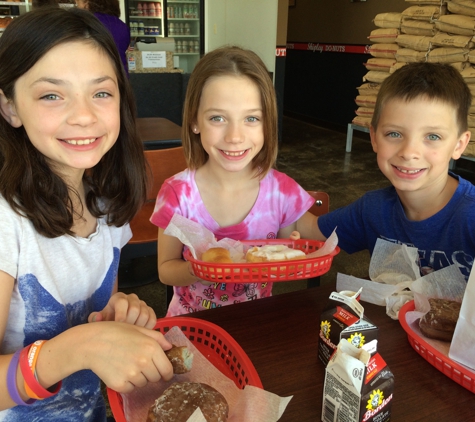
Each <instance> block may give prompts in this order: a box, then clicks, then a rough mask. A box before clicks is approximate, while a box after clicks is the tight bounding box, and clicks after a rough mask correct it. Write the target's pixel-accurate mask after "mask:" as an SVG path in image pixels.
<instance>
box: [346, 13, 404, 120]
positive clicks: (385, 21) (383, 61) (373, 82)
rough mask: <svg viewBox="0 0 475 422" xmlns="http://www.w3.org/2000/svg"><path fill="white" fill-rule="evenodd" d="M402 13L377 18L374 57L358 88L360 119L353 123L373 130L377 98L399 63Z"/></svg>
mask: <svg viewBox="0 0 475 422" xmlns="http://www.w3.org/2000/svg"><path fill="white" fill-rule="evenodd" d="M401 18H402V15H401V13H393V12H390V13H380V14H378V15H376V17H375V18H374V24H375V25H376V26H377V27H378V29H375V30H373V31H371V34H370V35H369V37H368V38H369V40H370V41H371V42H372V43H373V45H371V47H370V49H369V52H370V54H371V56H372V58H370V59H368V60H367V62H366V63H365V64H364V65H365V66H366V69H367V70H368V72H367V73H366V75H365V76H364V77H363V81H364V83H363V85H361V86H360V87H358V88H357V89H358V96H357V97H356V98H355V102H356V105H357V106H358V108H357V110H356V117H355V118H354V119H353V122H352V123H353V124H355V125H358V126H365V127H369V126H370V123H371V118H372V117H373V112H374V106H375V104H376V96H377V95H378V91H379V86H380V84H381V82H383V81H384V79H386V78H387V77H388V76H389V71H390V69H391V67H392V66H394V65H395V64H396V51H397V49H398V46H397V44H396V43H395V40H396V38H397V37H398V35H399V34H400V28H401Z"/></svg>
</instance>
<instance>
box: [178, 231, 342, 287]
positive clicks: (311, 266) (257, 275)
mask: <svg viewBox="0 0 475 422" xmlns="http://www.w3.org/2000/svg"><path fill="white" fill-rule="evenodd" d="M241 243H243V244H244V245H245V248H247V249H251V248H253V247H262V246H266V245H284V246H287V247H289V248H291V249H295V250H299V251H302V252H303V253H304V254H305V255H308V254H310V253H312V252H315V251H317V250H318V249H320V248H321V247H322V246H323V245H324V242H321V241H318V240H306V239H299V240H289V239H263V240H242V241H241ZM339 252H340V248H339V247H338V246H337V247H336V248H335V249H334V250H333V252H331V253H330V254H328V255H323V256H320V257H317V258H306V257H305V256H304V255H302V258H292V259H290V260H284V261H274V260H270V261H266V262H245V263H226V264H223V263H213V262H205V261H200V260H197V259H195V258H194V257H193V255H192V254H191V252H190V251H189V250H186V251H185V253H184V257H185V259H186V260H187V261H189V262H191V266H192V268H193V272H194V273H195V275H196V276H197V277H199V278H200V279H202V280H206V281H219V282H220V283H255V282H260V281H272V282H276V281H290V280H302V279H306V278H313V277H318V276H321V275H323V274H325V273H326V272H328V270H329V269H330V267H331V265H332V262H333V257H334V256H335V255H337V254H338V253H339Z"/></svg>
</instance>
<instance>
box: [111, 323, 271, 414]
mask: <svg viewBox="0 0 475 422" xmlns="http://www.w3.org/2000/svg"><path fill="white" fill-rule="evenodd" d="M175 326H176V327H179V328H180V329H181V331H182V332H183V334H184V335H185V336H186V337H187V338H188V340H190V341H191V343H193V345H194V346H195V347H196V348H197V349H198V350H199V351H200V352H201V353H202V354H203V356H205V357H206V358H207V359H208V360H209V361H210V362H211V363H212V364H213V365H214V366H215V367H216V368H218V369H219V370H220V371H221V372H222V373H223V374H224V375H226V376H227V377H228V378H230V379H231V380H233V381H234V383H235V384H236V386H237V387H238V388H241V389H242V388H244V387H245V386H246V385H252V386H254V387H259V388H263V386H262V382H261V379H260V378H259V375H258V374H257V371H256V368H254V365H253V364H252V362H251V360H250V359H249V357H248V356H247V355H246V352H245V351H244V350H243V349H242V348H241V346H239V344H238V343H237V342H236V340H234V339H233V338H232V337H231V336H230V335H229V334H228V333H227V332H226V331H225V330H223V329H222V328H221V327H219V326H218V325H216V324H213V323H211V322H208V321H204V320H202V319H198V318H189V317H172V318H161V319H158V320H157V324H156V325H155V329H156V330H158V331H160V332H161V333H163V334H166V333H167V331H169V330H170V329H171V328H173V327H175ZM107 397H108V399H109V404H110V407H111V410H112V413H113V415H114V418H115V420H116V422H127V421H126V419H125V415H124V407H123V400H122V396H121V394H120V393H118V392H116V391H114V390H111V389H110V388H107Z"/></svg>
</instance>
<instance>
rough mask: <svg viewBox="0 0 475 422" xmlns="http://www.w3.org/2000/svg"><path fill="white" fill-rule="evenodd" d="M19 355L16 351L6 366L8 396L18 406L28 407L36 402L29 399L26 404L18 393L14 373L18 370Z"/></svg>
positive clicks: (19, 351) (18, 351)
mask: <svg viewBox="0 0 475 422" xmlns="http://www.w3.org/2000/svg"><path fill="white" fill-rule="evenodd" d="M20 353H21V350H17V351H16V352H15V354H14V355H13V358H12V360H11V361H10V365H9V366H8V371H7V389H8V394H10V397H11V398H12V400H13V401H14V402H15V403H16V404H17V405H18V406H29V405H30V404H33V403H34V402H35V401H36V400H35V399H30V400H27V401H26V402H25V401H23V399H22V398H21V397H20V394H19V393H18V387H17V384H16V372H17V368H18V360H19V359H20Z"/></svg>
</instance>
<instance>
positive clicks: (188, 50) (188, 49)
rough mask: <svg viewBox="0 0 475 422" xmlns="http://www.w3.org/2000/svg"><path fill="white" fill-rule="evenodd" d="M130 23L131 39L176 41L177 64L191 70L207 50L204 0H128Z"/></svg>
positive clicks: (176, 65)
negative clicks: (156, 38)
mask: <svg viewBox="0 0 475 422" xmlns="http://www.w3.org/2000/svg"><path fill="white" fill-rule="evenodd" d="M126 7H127V23H128V25H129V28H130V36H131V39H132V40H135V41H142V42H154V38H155V37H169V38H173V39H174V40H175V49H174V53H173V55H174V63H175V67H177V68H180V69H183V71H184V72H185V73H191V71H192V70H193V68H194V67H195V65H196V63H197V62H198V60H199V59H200V57H201V55H202V54H203V52H204V43H203V34H204V29H203V19H202V16H203V0H128V2H127V3H126Z"/></svg>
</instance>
